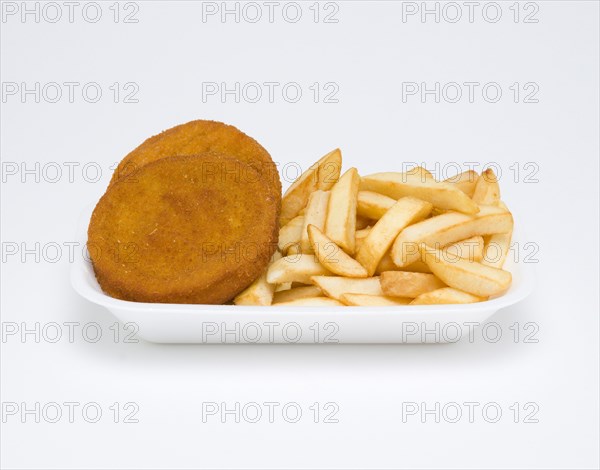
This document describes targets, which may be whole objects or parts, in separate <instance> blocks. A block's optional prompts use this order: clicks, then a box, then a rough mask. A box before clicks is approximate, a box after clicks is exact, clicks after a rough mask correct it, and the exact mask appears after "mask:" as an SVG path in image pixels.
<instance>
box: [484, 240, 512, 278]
mask: <svg viewBox="0 0 600 470" xmlns="http://www.w3.org/2000/svg"><path fill="white" fill-rule="evenodd" d="M511 239H512V232H508V233H496V234H494V235H490V236H489V238H488V241H487V242H486V244H485V248H484V249H483V257H482V258H483V259H482V260H481V263H482V264H485V265H487V266H492V267H493V268H499V269H502V266H504V262H505V261H506V257H507V256H508V252H509V250H510V242H511Z"/></svg>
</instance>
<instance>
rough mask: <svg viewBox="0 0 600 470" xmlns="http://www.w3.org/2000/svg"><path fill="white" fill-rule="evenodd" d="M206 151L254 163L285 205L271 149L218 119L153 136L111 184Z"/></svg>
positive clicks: (271, 192)
mask: <svg viewBox="0 0 600 470" xmlns="http://www.w3.org/2000/svg"><path fill="white" fill-rule="evenodd" d="M205 153H216V154H220V155H224V156H228V157H233V158H237V159H238V160H241V161H242V162H244V163H246V164H248V165H250V166H251V167H252V168H254V169H255V170H256V171H257V172H258V173H259V174H260V175H261V178H262V179H263V180H264V181H265V182H266V183H267V189H268V191H267V193H268V194H269V195H270V197H272V198H273V199H274V200H275V201H278V202H277V203H278V204H279V205H281V181H280V179H279V173H278V171H277V166H276V165H275V163H274V162H273V160H272V159H271V156H270V155H269V152H267V151H266V150H265V149H264V148H263V147H262V145H260V144H259V143H258V142H257V141H256V140H254V139H253V138H252V137H250V136H247V135H246V134H244V133H243V132H242V131H240V130H239V129H237V128H235V127H233V126H230V125H228V124H224V123H222V122H217V121H203V120H197V121H190V122H188V123H186V124H180V125H178V126H175V127H172V128H171V129H167V130H166V131H163V132H161V133H160V134H158V135H155V136H154V137H150V138H149V139H147V140H146V141H145V142H144V143H142V144H141V145H140V146H139V147H137V148H136V149H135V150H133V151H131V152H130V153H129V154H128V155H127V156H126V157H125V158H124V159H123V160H122V161H121V163H119V166H118V167H117V169H116V170H115V172H114V173H113V176H112V179H111V184H113V183H114V182H116V181H118V180H119V179H121V178H123V177H127V176H128V175H130V174H132V173H133V172H135V171H137V170H138V169H140V168H141V167H143V166H144V165H147V164H148V163H151V162H153V161H156V160H159V159H161V158H165V157H175V156H183V155H200V154H205Z"/></svg>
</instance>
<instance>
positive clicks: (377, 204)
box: [356, 191, 396, 220]
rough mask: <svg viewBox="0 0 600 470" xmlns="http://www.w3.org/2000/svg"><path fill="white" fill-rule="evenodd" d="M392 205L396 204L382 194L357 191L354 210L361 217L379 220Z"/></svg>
mask: <svg viewBox="0 0 600 470" xmlns="http://www.w3.org/2000/svg"><path fill="white" fill-rule="evenodd" d="M394 204H396V200H395V199H392V198H391V197H387V196H384V195H383V194H379V193H375V192H373V191H359V192H358V206H357V208H356V210H357V212H358V214H359V215H362V216H363V217H368V218H369V219H374V220H379V219H381V217H383V214H385V213H386V212H387V211H388V209H390V208H391V207H392V206H393V205H394Z"/></svg>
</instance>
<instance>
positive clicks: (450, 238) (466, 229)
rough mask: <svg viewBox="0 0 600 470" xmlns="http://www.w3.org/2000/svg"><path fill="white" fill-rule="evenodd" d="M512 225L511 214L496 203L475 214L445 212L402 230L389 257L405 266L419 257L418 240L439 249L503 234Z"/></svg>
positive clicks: (482, 207)
mask: <svg viewBox="0 0 600 470" xmlns="http://www.w3.org/2000/svg"><path fill="white" fill-rule="evenodd" d="M512 227H513V218H512V215H511V213H510V212H506V211H504V210H503V209H502V208H499V207H495V206H480V212H479V214H477V215H476V216H471V215H467V214H461V213H460V212H446V213H445V214H442V215H438V216H436V217H431V218H430V219H426V220H423V221H422V222H418V223H416V224H414V225H411V226H410V227H407V228H405V229H404V230H402V232H400V235H398V238H396V241H395V242H394V245H393V247H392V259H393V260H394V263H395V264H396V266H398V267H404V266H407V265H409V264H411V263H413V262H415V261H417V260H418V259H420V254H419V244H420V243H425V244H427V245H429V246H433V247H436V248H438V247H440V248H441V247H444V246H446V245H448V244H450V243H454V242H457V241H459V240H465V239H467V238H470V237H473V236H477V235H490V234H493V233H506V232H509V231H511V230H512Z"/></svg>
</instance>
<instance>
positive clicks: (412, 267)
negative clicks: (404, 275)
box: [375, 250, 431, 274]
mask: <svg viewBox="0 0 600 470" xmlns="http://www.w3.org/2000/svg"><path fill="white" fill-rule="evenodd" d="M385 271H406V272H411V273H431V269H429V266H427V265H426V264H425V263H424V262H423V261H421V260H420V259H418V260H417V261H415V262H414V263H411V264H409V265H408V266H405V267H403V268H399V267H398V266H396V265H395V264H394V261H393V260H392V254H391V252H390V250H388V251H387V253H386V254H385V255H383V258H381V261H380V262H379V264H378V265H377V270H376V271H375V274H381V273H383V272H385Z"/></svg>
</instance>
